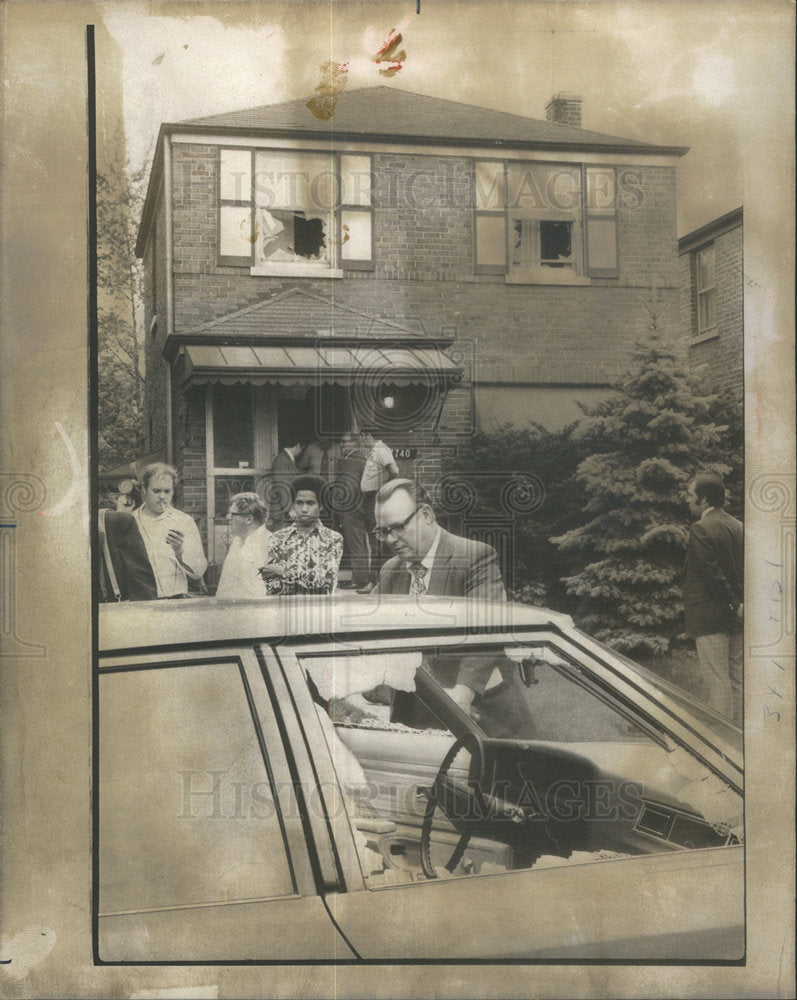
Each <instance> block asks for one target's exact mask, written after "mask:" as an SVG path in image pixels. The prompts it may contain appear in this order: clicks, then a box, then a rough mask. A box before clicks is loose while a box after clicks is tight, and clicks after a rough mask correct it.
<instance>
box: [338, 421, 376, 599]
mask: <svg viewBox="0 0 797 1000" xmlns="http://www.w3.org/2000/svg"><path fill="white" fill-rule="evenodd" d="M340 452H341V456H342V457H341V459H340V461H339V462H338V465H337V475H336V477H335V490H334V492H333V496H334V497H335V498H336V504H337V509H336V511H335V513H337V514H339V515H340V520H341V527H342V529H343V544H344V547H345V550H346V553H347V555H348V558H349V563H350V566H351V579H352V586H353V587H354V588H355V590H360V589H361V588H365V587H368V584H369V582H370V562H371V559H370V551H371V550H370V547H369V542H368V529H367V527H366V522H365V513H364V512H363V495H362V491H361V489H360V482H361V481H362V476H363V469H364V468H365V457H364V456H363V453H362V451H361V450H360V443H359V441H358V439H357V435H356V434H354V433H353V432H352V431H346V433H345V434H344V435H343V437H342V438H341V443H340ZM369 589H370V588H369Z"/></svg>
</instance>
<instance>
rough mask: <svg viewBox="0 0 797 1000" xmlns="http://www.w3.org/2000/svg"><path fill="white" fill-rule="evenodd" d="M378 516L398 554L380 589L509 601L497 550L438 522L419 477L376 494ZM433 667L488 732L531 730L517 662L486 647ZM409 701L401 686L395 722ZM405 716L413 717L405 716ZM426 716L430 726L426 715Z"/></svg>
mask: <svg viewBox="0 0 797 1000" xmlns="http://www.w3.org/2000/svg"><path fill="white" fill-rule="evenodd" d="M375 515H376V525H377V526H376V529H375V534H376V535H377V537H378V538H380V539H381V540H382V541H385V542H387V543H388V545H389V546H390V548H391V549H392V551H393V552H394V555H393V556H392V557H391V558H390V559H388V560H387V562H385V564H384V565H383V567H382V571H381V573H380V576H379V584H378V586H377V590H376V593H378V594H408V595H410V596H415V597H421V596H422V595H423V594H430V595H443V596H449V597H469V598H473V599H475V600H483V601H503V600H505V599H506V593H505V591H504V584H503V580H502V579H501V570H500V568H499V566H498V557H497V555H496V552H495V549H493V548H492V547H491V546H490V545H485V543H484V542H477V541H472V540H471V539H469V538H461V537H460V536H459V535H452V534H451V533H450V532H448V531H445V530H444V529H443V528H441V527H440V525H439V524H438V523H437V519H436V517H435V513H434V510H433V508H432V505H431V502H430V500H429V497H428V496H427V495H426V493H425V491H424V490H423V487H421V486H420V485H419V484H418V483H415V482H413V481H412V480H410V479H393V480H391V481H390V482H389V483H387V484H386V485H385V486H383V487H382V489H381V490H380V491H379V493H378V494H377V497H376V507H375ZM429 666H430V668H431V671H432V674H433V676H434V677H435V678H436V679H437V680H438V681H439V682H440V683H441V684H442V686H443V687H445V688H446V689H447V691H448V694H449V696H450V697H451V698H452V700H453V701H455V702H456V703H457V704H458V705H459V706H460V707H461V708H462V709H463V710H464V711H466V712H470V714H472V715H473V716H474V717H475V718H477V719H478V720H480V724H481V725H482V728H484V729H485V731H486V732H487V733H488V734H489V735H491V736H502V737H503V736H512V735H517V734H518V733H521V732H525V733H526V734H528V732H529V731H530V730H529V721H530V719H529V713H528V708H527V706H526V701H525V698H524V695H523V687H522V685H521V683H520V680H519V678H518V674H517V668H516V666H515V665H514V664H511V663H509V662H508V661H506V660H504V658H503V657H496V656H490V655H484V654H481V653H474V654H463V653H460V654H458V655H457V656H456V657H453V656H451V654H450V653H449V654H448V655H446V654H445V653H441V655H439V656H437V657H434V658H433V659H432V660H431V661H430V664H429ZM406 701H407V699H406V697H405V696H403V692H396V695H395V696H394V702H393V707H394V712H393V718H394V719H397V721H402V722H403V721H405V718H402V717H401V716H400V714H399V712H400V711H405V710H406V706H405V705H404V702H406ZM407 722H408V724H413V723H414V722H416V720H414V719H409V718H408V719H407ZM422 722H423V724H426V720H422ZM416 724H420V723H416Z"/></svg>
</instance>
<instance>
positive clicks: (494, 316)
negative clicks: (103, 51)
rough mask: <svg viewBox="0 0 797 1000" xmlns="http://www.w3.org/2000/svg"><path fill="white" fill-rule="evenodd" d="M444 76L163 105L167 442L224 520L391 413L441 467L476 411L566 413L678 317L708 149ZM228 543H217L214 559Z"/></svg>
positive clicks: (154, 216)
mask: <svg viewBox="0 0 797 1000" xmlns="http://www.w3.org/2000/svg"><path fill="white" fill-rule="evenodd" d="M547 114H548V120H547V121H540V120H535V119H533V118H527V117H522V116H520V115H514V114H507V113H505V112H499V111H495V110H491V109H487V108H479V107H473V106H470V105H466V104H460V103H457V102H453V101H445V100H439V99H437V98H434V97H428V96H425V95H421V94H413V93H408V92H406V91H402V90H394V89H392V88H390V87H385V86H382V87H374V88H366V89H361V90H351V91H345V92H344V93H343V94H342V95H341V96H340V98H339V100H338V103H337V106H336V108H335V112H334V118H333V119H330V120H320V119H318V118H316V117H314V115H313V114H312V113H311V111H310V110H309V108H308V106H307V102H306V101H305V100H296V101H290V102H287V103H284V104H276V105H269V106H267V107H260V108H253V109H249V110H244V111H236V112H230V113H228V114H220V115H215V116H212V117H209V118H201V119H196V120H193V121H186V122H181V123H177V124H164V125H162V126H161V129H160V133H159V136H158V142H157V147H156V151H155V157H154V162H153V166H152V172H151V176H150V181H149V188H148V192H147V197H146V202H145V207H144V212H143V218H142V222H141V228H140V232H139V239H138V247H137V252H138V253H139V255H140V256H141V257H143V259H144V263H145V271H146V289H147V291H146V299H147V319H146V322H147V329H148V331H149V333H148V341H147V404H146V405H147V412H148V416H149V435H150V439H149V442H148V444H149V447H150V448H151V449H152V450H155V449H159V448H163V449H165V451H166V452H167V454H168V455H169V456H170V457H171V458H172V459H173V461H174V462H175V463H176V464H177V466H178V467H179V468H180V470H181V473H182V477H183V489H182V497H181V501H180V502H181V505H182V506H183V507H184V509H186V510H189V511H191V512H192V513H193V514H194V515H196V516H199V517H200V518H206V517H210V518H218V517H219V516H220V515H222V514H223V513H224V510H225V509H226V503H227V498H228V496H229V494H230V492H232V491H234V490H235V489H241V488H243V489H247V488H252V485H254V486H255V487H256V488H258V489H260V488H261V487H262V485H263V482H264V477H265V476H266V474H267V471H268V469H269V468H270V465H271V462H272V460H273V457H274V455H275V453H276V451H277V449H278V448H279V447H281V446H282V445H285V444H290V443H293V441H294V438H296V437H297V435H306V434H308V433H310V432H313V431H317V432H319V433H321V434H322V436H327V437H328V438H330V437H334V436H336V435H339V434H340V432H341V431H343V430H344V429H347V428H349V427H355V428H356V427H361V426H364V425H367V424H375V425H377V426H378V427H379V428H380V431H379V433H380V436H381V437H382V438H383V439H384V440H385V441H387V442H388V444H390V445H391V446H392V447H393V448H394V449H396V450H397V456H398V458H399V466H400V468H401V470H402V472H404V473H406V474H409V475H418V476H420V477H421V478H423V479H424V480H425V481H430V480H433V478H434V476H435V474H436V472H437V470H439V468H440V463H441V460H442V458H443V456H444V454H446V453H448V454H449V455H451V454H452V453H454V452H455V450H456V449H457V447H458V446H461V445H462V444H464V443H465V442H467V440H468V438H469V436H470V434H471V433H472V432H473V430H474V429H476V428H480V429H485V430H490V429H494V428H495V427H496V426H499V425H500V424H502V423H503V422H505V421H508V420H512V421H514V422H515V423H516V424H520V425H527V424H529V423H531V422H534V421H539V422H540V423H542V424H546V425H548V426H551V427H555V426H562V425H563V424H565V423H567V422H570V421H571V420H574V419H577V417H578V416H579V415H580V411H579V409H578V407H577V403H576V401H577V400H584V401H587V402H588V401H590V400H594V399H596V398H600V397H601V396H602V395H603V394H605V392H606V387H607V386H608V385H609V383H611V381H612V380H613V379H614V378H615V377H616V376H617V374H618V372H619V367H620V366H621V365H622V364H623V362H624V360H625V357H626V354H627V350H628V347H629V345H630V342H631V341H632V339H633V338H634V337H635V336H636V335H638V334H639V333H641V332H644V331H645V329H646V328H647V326H648V324H649V319H650V317H649V312H648V307H649V305H650V301H651V298H652V297H653V296H654V295H655V296H656V297H657V299H658V303H659V317H660V318H659V322H660V325H663V326H664V328H665V329H667V330H669V331H671V332H672V334H673V336H677V335H679V334H680V332H681V327H680V315H679V280H678V279H679V272H678V256H677V239H676V194H675V172H676V163H677V160H678V157H679V156H681V155H683V153H684V152H685V151H686V150H685V149H684V148H680V147H678V148H674V147H662V146H655V145H650V144H647V143H644V142H639V141H636V140H630V139H620V138H615V137H613V136H609V135H602V134H600V133H596V132H591V131H588V130H585V129H583V128H581V127H580V126H581V99H580V98H578V97H575V96H573V95H569V94H559V95H557V96H556V97H555V98H554V99H552V100H551V102H550V103H549V105H548V108H547ZM212 556H213V553H212V552H211V558H212Z"/></svg>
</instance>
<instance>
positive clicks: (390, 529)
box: [372, 507, 420, 542]
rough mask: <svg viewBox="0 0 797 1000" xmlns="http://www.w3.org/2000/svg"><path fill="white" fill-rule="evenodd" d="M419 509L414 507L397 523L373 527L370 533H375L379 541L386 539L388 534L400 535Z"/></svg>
mask: <svg viewBox="0 0 797 1000" xmlns="http://www.w3.org/2000/svg"><path fill="white" fill-rule="evenodd" d="M419 510H420V508H419V507H416V508H415V510H414V511H413V512H412V513H411V514H410V516H409V517H405V518H404V520H403V521H401V522H400V523H399V524H388V525H386V526H385V527H384V528H374V529H373V531H372V534H374V535H376V537H377V538H378V539H379V541H380V542H384V541H387V536H388V535H390V534H393V535H401V534H403V532H404V531H405V530H406V528H407V525H408V524H409V523H410V521H411V520H412V519H413V518H414V517H415V515H416V514H417V513H418V511H419Z"/></svg>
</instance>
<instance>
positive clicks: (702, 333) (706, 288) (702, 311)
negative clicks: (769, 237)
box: [678, 208, 744, 402]
mask: <svg viewBox="0 0 797 1000" xmlns="http://www.w3.org/2000/svg"><path fill="white" fill-rule="evenodd" d="M678 253H679V255H680V256H679V260H680V265H681V311H682V317H683V323H684V326H685V328H686V329H687V330H688V331H689V361H690V364H691V365H692V367H693V368H694V369H695V370H699V371H701V372H702V373H703V374H705V376H706V381H707V383H708V385H709V387H710V388H711V389H712V390H713V391H715V392H722V393H730V394H731V395H732V396H733V397H734V398H735V399H736V400H737V401H739V402H741V398H742V395H743V392H744V259H743V254H744V228H743V212H742V209H741V208H736V209H734V210H733V211H732V212H727V213H726V214H725V215H722V216H720V217H719V218H717V219H712V221H711V222H708V223H706V225H704V226H700V228H699V229H695V230H693V231H692V232H691V233H687V235H686V236H682V237H681V239H680V240H679V241H678Z"/></svg>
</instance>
